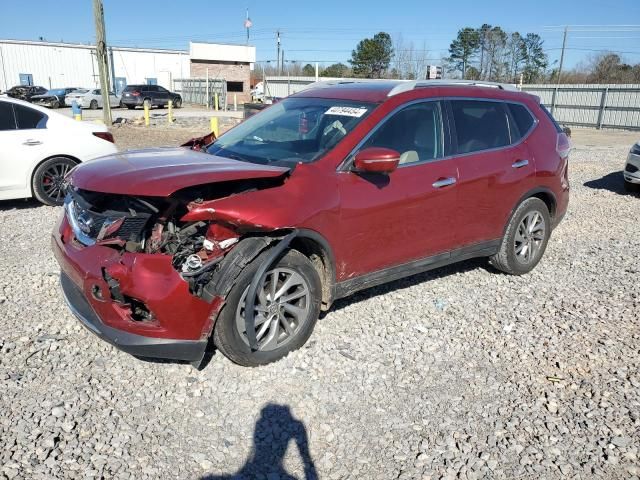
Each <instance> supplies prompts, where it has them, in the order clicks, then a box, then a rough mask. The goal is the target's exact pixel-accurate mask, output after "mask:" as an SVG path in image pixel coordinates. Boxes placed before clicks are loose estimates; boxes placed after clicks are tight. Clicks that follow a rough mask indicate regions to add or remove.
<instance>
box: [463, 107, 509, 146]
mask: <svg viewBox="0 0 640 480" xmlns="http://www.w3.org/2000/svg"><path fill="white" fill-rule="evenodd" d="M451 107H452V109H453V119H454V122H455V126H456V137H457V140H458V153H471V152H478V151H480V150H488V149H490V148H498V147H504V146H506V145H509V143H510V142H509V126H508V124H507V115H506V113H505V110H504V108H503V105H502V103H501V102H491V101H483V100H452V101H451Z"/></svg>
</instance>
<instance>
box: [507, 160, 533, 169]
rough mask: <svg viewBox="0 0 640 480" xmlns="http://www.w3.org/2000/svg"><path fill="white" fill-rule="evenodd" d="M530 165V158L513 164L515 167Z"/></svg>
mask: <svg viewBox="0 0 640 480" xmlns="http://www.w3.org/2000/svg"><path fill="white" fill-rule="evenodd" d="M527 165H529V160H518V161H517V162H515V163H513V164H511V166H512V167H513V168H522V167H526V166H527Z"/></svg>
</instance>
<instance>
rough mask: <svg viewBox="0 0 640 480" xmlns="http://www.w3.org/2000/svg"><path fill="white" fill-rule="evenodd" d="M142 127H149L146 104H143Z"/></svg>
mask: <svg viewBox="0 0 640 480" xmlns="http://www.w3.org/2000/svg"><path fill="white" fill-rule="evenodd" d="M144 126H145V127H148V126H149V106H148V105H147V104H146V103H145V104H144Z"/></svg>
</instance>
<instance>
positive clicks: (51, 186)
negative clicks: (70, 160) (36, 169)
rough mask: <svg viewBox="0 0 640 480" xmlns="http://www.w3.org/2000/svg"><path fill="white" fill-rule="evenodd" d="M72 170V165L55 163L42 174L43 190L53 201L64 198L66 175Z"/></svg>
mask: <svg viewBox="0 0 640 480" xmlns="http://www.w3.org/2000/svg"><path fill="white" fill-rule="evenodd" d="M69 170H71V165H68V164H65V163H54V164H53V165H51V166H50V167H49V168H47V169H46V170H45V171H44V173H43V175H42V180H41V183H42V191H43V192H44V194H45V195H46V196H47V197H48V198H49V199H50V200H52V201H53V202H60V201H61V200H62V199H63V198H64V177H65V176H66V175H67V173H68V172H69Z"/></svg>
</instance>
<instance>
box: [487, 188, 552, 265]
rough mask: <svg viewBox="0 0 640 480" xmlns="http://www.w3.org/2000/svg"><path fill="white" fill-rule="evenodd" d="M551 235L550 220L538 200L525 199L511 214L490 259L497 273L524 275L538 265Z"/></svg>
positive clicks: (543, 205)
mask: <svg viewBox="0 0 640 480" xmlns="http://www.w3.org/2000/svg"><path fill="white" fill-rule="evenodd" d="M550 235H551V217H550V215H549V209H548V208H547V205H546V204H545V203H544V202H543V201H542V200H540V199H539V198H535V197H532V198H528V199H526V200H525V201H524V202H522V203H521V204H520V205H519V206H518V208H517V209H516V211H515V212H514V214H513V216H512V217H511V220H510V221H509V225H508V226H507V231H506V233H505V236H504V237H503V239H502V243H501V244H500V250H499V251H498V253H497V254H495V255H493V256H492V257H491V259H490V261H491V264H492V265H493V266H494V267H496V268H497V269H498V270H501V271H503V272H505V273H508V274H511V275H523V274H525V273H528V272H530V271H531V270H533V269H534V268H535V266H536V265H537V264H538V262H539V261H540V259H541V258H542V255H543V254H544V251H545V249H546V248H547V242H548V241H549V236H550Z"/></svg>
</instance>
